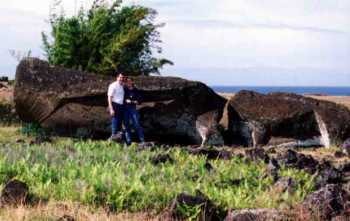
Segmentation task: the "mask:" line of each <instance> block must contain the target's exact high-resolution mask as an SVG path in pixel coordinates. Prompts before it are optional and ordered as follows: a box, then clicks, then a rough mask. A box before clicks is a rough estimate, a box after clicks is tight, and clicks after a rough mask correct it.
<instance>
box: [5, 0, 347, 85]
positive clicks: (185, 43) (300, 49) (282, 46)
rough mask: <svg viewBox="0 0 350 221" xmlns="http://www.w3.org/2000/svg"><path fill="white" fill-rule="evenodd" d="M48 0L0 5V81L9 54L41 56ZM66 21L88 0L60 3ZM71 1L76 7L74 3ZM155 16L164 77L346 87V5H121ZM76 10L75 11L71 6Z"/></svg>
mask: <svg viewBox="0 0 350 221" xmlns="http://www.w3.org/2000/svg"><path fill="white" fill-rule="evenodd" d="M50 2H51V1H48V0H32V1H26V0H11V1H5V0H0V14H1V16H0V39H1V40H0V75H8V76H10V77H11V78H13V77H14V74H15V69H16V65H17V63H18V61H16V59H14V58H13V57H11V56H10V54H9V50H15V51H21V52H25V51H28V50H31V51H32V55H33V56H37V57H41V58H44V55H43V50H42V43H41V34H40V33H41V31H46V32H48V31H49V30H50V29H49V25H48V24H47V22H46V19H47V18H48V14H49V8H50ZM62 2H63V3H62V6H63V7H64V9H65V11H66V13H67V14H68V15H72V14H74V13H75V11H76V8H77V7H79V6H80V5H83V6H84V7H88V6H89V5H90V4H91V2H92V0H76V1H74V0H62ZM75 2H76V4H75ZM124 4H139V5H144V6H147V7H152V8H154V9H156V10H157V11H158V17H157V20H156V22H164V23H166V26H165V27H163V28H161V29H160V32H161V39H162V41H163V42H162V44H161V46H162V48H163V54H162V57H165V58H168V59H170V60H172V61H173V62H174V63H175V64H174V66H167V67H165V68H164V69H163V70H162V75H165V76H168V75H171V76H179V77H183V78H187V79H191V80H199V81H203V82H204V83H207V84H209V85H250V86H350V13H349V12H350V1H349V0H307V1H305V0H293V1H290V0H220V1H214V0H191V1H188V0H166V1H165V0H138V1H136V0H125V1H124ZM76 5H77V7H75V6H76Z"/></svg>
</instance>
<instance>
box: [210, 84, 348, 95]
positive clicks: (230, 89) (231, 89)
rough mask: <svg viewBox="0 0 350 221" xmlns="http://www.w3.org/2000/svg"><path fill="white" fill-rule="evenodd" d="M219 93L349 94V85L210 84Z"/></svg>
mask: <svg viewBox="0 0 350 221" xmlns="http://www.w3.org/2000/svg"><path fill="white" fill-rule="evenodd" d="M211 88H212V89H213V90H214V91H216V92H219V93H237V92H238V91H240V90H250V91H256V92H259V93H263V94H267V93H271V92H286V93H296V94H301V95H303V94H315V95H316V94H317V95H330V96H350V87H285V86H281V87H279V86H271V87H268V86H263V87H262V86H258V87H254V86H211Z"/></svg>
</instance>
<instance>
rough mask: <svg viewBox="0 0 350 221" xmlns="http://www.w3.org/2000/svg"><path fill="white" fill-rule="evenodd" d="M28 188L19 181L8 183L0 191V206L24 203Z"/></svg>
mask: <svg viewBox="0 0 350 221" xmlns="http://www.w3.org/2000/svg"><path fill="white" fill-rule="evenodd" d="M28 192H29V188H28V186H27V184H25V183H23V182H22V181H19V180H11V181H9V182H8V183H7V184H6V185H5V187H4V189H3V190H2V191H1V196H0V205H1V206H4V205H19V204H23V203H25V201H26V198H27V195H28Z"/></svg>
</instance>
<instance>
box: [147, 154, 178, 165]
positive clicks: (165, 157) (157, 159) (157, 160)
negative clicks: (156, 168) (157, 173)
mask: <svg viewBox="0 0 350 221" xmlns="http://www.w3.org/2000/svg"><path fill="white" fill-rule="evenodd" d="M151 162H152V164H154V165H158V164H161V163H166V162H169V163H173V162H174V159H173V158H172V157H171V156H170V155H169V154H159V155H156V156H154V157H153V158H152V159H151Z"/></svg>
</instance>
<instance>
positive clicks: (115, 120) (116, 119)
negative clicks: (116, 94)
mask: <svg viewBox="0 0 350 221" xmlns="http://www.w3.org/2000/svg"><path fill="white" fill-rule="evenodd" d="M112 107H113V110H114V113H115V114H114V116H113V117H112V136H113V135H116V134H117V133H118V131H119V130H120V129H121V123H122V120H123V116H124V105H122V104H118V103H114V102H112Z"/></svg>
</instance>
